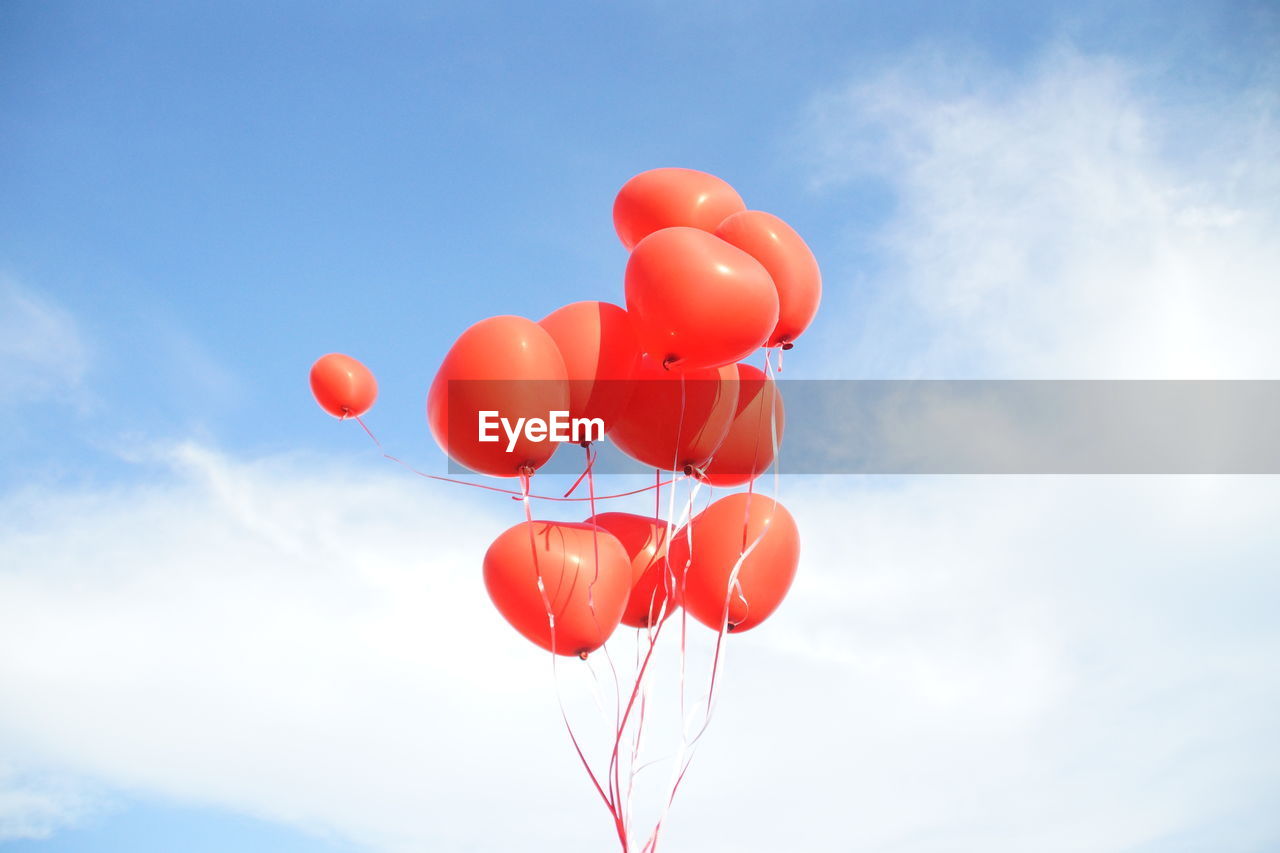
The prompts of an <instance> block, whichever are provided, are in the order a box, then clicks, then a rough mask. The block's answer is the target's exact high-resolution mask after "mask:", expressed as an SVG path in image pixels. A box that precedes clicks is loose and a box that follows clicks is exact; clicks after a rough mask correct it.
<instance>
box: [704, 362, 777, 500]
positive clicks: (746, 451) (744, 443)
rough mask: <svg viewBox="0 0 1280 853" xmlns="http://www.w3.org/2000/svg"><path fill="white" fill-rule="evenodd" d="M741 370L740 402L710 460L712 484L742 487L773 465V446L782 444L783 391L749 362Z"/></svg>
mask: <svg viewBox="0 0 1280 853" xmlns="http://www.w3.org/2000/svg"><path fill="white" fill-rule="evenodd" d="M735 367H736V368H737V370H738V405H737V410H736V413H735V414H734V417H733V422H732V423H730V424H729V432H728V434H726V435H725V437H724V441H722V442H720V446H719V447H718V448H716V452H715V455H714V456H712V457H711V461H710V462H708V463H707V466H706V469H705V473H706V476H707V482H709V483H711V485H713V486H741V485H742V484H743V483H749V482H751V481H752V480H754V479H755V478H756V477H759V476H760V475H761V474H763V473H764V472H765V471H767V470H769V466H770V465H772V464H773V457H774V448H775V447H777V446H779V445H781V444H782V430H783V427H784V426H785V423H786V414H785V412H784V411H783V408H782V392H781V391H779V390H778V385H777V383H776V382H774V381H773V380H772V379H770V378H769V377H768V376H765V374H764V371H762V370H760V369H759V368H757V367H752V366H751V365H749V364H738V365H735Z"/></svg>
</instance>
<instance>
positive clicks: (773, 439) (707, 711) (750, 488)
mask: <svg viewBox="0 0 1280 853" xmlns="http://www.w3.org/2000/svg"><path fill="white" fill-rule="evenodd" d="M781 369H782V352H781V350H779V351H778V372H781ZM774 373H775V371H774V369H773V365H772V361H771V359H770V351H769V350H766V351H765V374H766V378H767V379H769V380H773V379H774V378H775V376H774ZM771 402H772V405H771V406H770V409H771V410H772V411H770V423H769V435H770V443H771V444H772V449H773V458H772V460H771V462H770V467H771V468H772V469H773V470H772V474H773V484H774V487H773V492H774V494H773V499H774V500H775V501H776V500H777V495H778V493H779V491H780V489H779V486H780V476H779V475H780V473H781V472H780V468H779V465H778V421H777V416H776V407H777V403H776V398H775V399H774V400H773V401H771ZM762 410H763V407H762ZM754 494H755V478H754V477H753V478H752V479H751V480H749V481H748V485H747V495H748V497H747V504H748V509H749V506H750V502H751V496H752V495H754ZM749 519H750V515H749V514H747V513H744V518H743V529H742V532H743V547H742V551H741V552H740V555H739V557H738V559H737V560H736V561H735V563H734V566H733V569H732V571H731V572H730V576H729V582H728V584H726V588H725V604H724V609H723V611H722V613H721V620H720V627H719V630H718V631H717V633H716V644H715V652H714V655H713V657H712V663H711V673H710V678H709V682H708V686H707V696H706V705H705V708H704V714H703V720H702V725H701V726H700V727H699V729H698V731H697V732H696V733H695V734H694V736H693V738H692V739H690V740H688V755H687V756H686V755H685V754H684V753H685V751H686V750H685V743H684V740H683V738H682V743H681V749H680V752H679V753H678V755H677V768H678V770H677V772H675V778H674V781H673V782H672V785H671V790H670V793H669V795H668V797H667V800H666V803H665V804H664V807H663V810H662V813H661V815H660V816H659V818H658V821H657V823H656V824H655V826H654V828H653V832H652V833H651V834H650V836H649V837H648V839H647V840H646V842H645V844H644V847H643V848H642V853H653V851H654V850H655V849H656V848H657V844H658V838H659V836H660V834H661V831H662V827H663V824H664V823H665V821H666V819H667V816H668V815H669V813H670V809H671V805H672V803H674V801H675V797H676V793H677V792H678V791H679V789H680V785H681V784H682V783H683V781H684V778H685V775H686V774H687V773H688V771H689V767H690V765H691V763H692V761H693V755H694V751H695V749H696V747H697V745H698V742H699V740H701V738H702V736H703V734H704V733H705V732H706V731H707V729H708V728H709V726H710V724H711V719H712V715H713V711H714V707H715V697H716V686H717V683H718V681H719V675H720V673H721V671H722V670H723V668H724V659H725V651H726V646H725V643H724V639H725V636H726V635H727V633H728V630H729V603H730V601H731V600H732V598H733V593H734V591H735V590H736V591H737V595H738V600H739V601H741V602H742V603H743V604H744V605H748V606H749V603H748V602H747V600H746V598H745V597H744V596H743V593H742V587H741V584H740V583H739V582H738V575H739V573H740V572H741V570H742V566H743V564H744V563H745V562H746V559H747V557H749V556H750V555H751V553H752V552H753V551H754V550H755V549H756V547H757V546H758V545H759V544H760V542H761V541H763V539H764V535H765V533H766V532H767V530H768V525H767V524H766V525H764V526H762V528H761V530H760V532H759V533H758V534H757V535H756V536H755V538H754V539H753V540H752V541H751V542H749V543H748V542H747V541H746V540H747V536H748V530H749ZM689 545H690V548H689V550H690V563H691V562H692V552H693V543H692V540H691V541H690V543H689ZM685 568H686V574H687V569H688V564H686V567H685ZM683 657H684V647H683V637H682V642H681V658H682V663H683ZM683 690H684V687H683V676H682V682H681V692H682V695H683ZM682 707H683V705H682ZM681 715H682V719H683V717H684V713H683V711H682V712H681ZM686 736H687V735H686Z"/></svg>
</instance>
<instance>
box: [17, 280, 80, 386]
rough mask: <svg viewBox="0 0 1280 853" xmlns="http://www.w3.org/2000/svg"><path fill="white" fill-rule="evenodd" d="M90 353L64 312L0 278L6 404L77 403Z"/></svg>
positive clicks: (74, 323)
mask: <svg viewBox="0 0 1280 853" xmlns="http://www.w3.org/2000/svg"><path fill="white" fill-rule="evenodd" d="M89 352H90V350H89V346H88V344H87V343H86V341H85V339H84V336H83V333H82V332H81V331H80V328H79V326H78V324H77V323H76V321H75V319H74V318H73V317H72V316H71V315H70V314H69V313H67V312H66V311H65V310H63V309H62V308H61V307H59V306H58V305H57V304H56V303H54V302H53V301H51V300H49V299H47V298H45V297H43V296H41V295H40V294H38V293H36V292H35V291H33V290H31V289H30V288H26V287H22V286H20V285H19V284H18V282H17V281H16V280H14V279H13V278H11V277H8V276H5V275H0V395H3V396H4V398H5V399H6V400H7V401H8V402H9V404H10V405H14V404H17V403H23V402H31V401H35V400H46V399H57V400H61V401H63V402H77V401H80V400H81V398H80V395H81V394H82V392H83V383H84V379H85V375H86V373H87V372H88V366H89Z"/></svg>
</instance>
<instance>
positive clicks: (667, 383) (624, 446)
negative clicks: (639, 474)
mask: <svg viewBox="0 0 1280 853" xmlns="http://www.w3.org/2000/svg"><path fill="white" fill-rule="evenodd" d="M737 380H738V371H737V368H736V366H734V365H729V366H727V367H717V368H711V369H708V370H687V371H684V372H683V373H675V372H673V371H670V370H663V368H662V366H661V365H660V364H658V363H656V362H655V361H654V360H653V359H652V358H650V357H648V356H645V357H643V358H641V359H640V366H639V369H638V370H637V371H636V378H635V388H634V390H633V391H632V392H631V399H630V400H629V401H628V403H627V407H626V408H625V409H624V410H623V412H622V416H621V417H620V418H619V419H618V422H617V424H616V425H615V426H614V428H613V432H611V433H610V434H609V440H610V441H612V442H613V443H614V444H616V445H617V446H618V448H619V449H621V450H622V452H624V453H626V454H627V455H628V456H630V457H631V458H633V459H637V460H639V461H640V462H643V463H644V464H645V465H649V466H651V467H653V468H662V469H665V470H668V471H683V470H684V469H685V467H686V466H691V467H692V468H698V469H700V468H702V467H703V466H704V465H705V464H706V462H707V460H708V459H710V458H711V455H712V454H713V453H715V451H716V448H718V447H719V446H720V443H721V442H722V441H724V437H725V435H726V434H727V433H728V432H729V423H730V422H731V421H732V420H733V414H734V411H735V406H736V405H737V402H738V381H737ZM682 386H683V387H682Z"/></svg>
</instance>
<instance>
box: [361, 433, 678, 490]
mask: <svg viewBox="0 0 1280 853" xmlns="http://www.w3.org/2000/svg"><path fill="white" fill-rule="evenodd" d="M341 420H353V421H355V422H356V423H358V424H360V426H361V427H362V428H363V429H364V431H365V432H366V433H368V435H369V438H371V439H373V443H374V444H375V445H377V447H378V449H379V450H381V449H382V442H381V441H378V437H377V436H376V435H374V434H373V431H372V430H370V429H369V427H368V426H367V425H366V424H365V422H364V421H363V420H362V419H361V418H360V416H359V415H347V416H345V417H343V418H341ZM382 458H383V459H386V460H388V461H390V462H394V463H396V464H397V465H399V466H400V467H401V468H403V469H405V470H406V471H408V472H409V473H410V474H416V475H417V476H419V477H423V478H425V479H427V480H436V481H438V482H441V483H453V484H454V485H457V486H470V487H471V488H473V489H484V490H485V491H489V492H498V493H499V494H503V495H510V496H511V499H512V500H515V501H518V500H525V499H529V500H535V501H554V502H557V503H582V502H586V501H590V500H592V498H571V497H555V496H554V495H535V494H533V493H532V492H529V493H527V494H526V493H525V492H517V491H513V490H511V489H503V488H500V487H498V486H487V485H485V484H484V483H472V482H469V481H467V480H457V479H454V478H452V477H441V476H439V475H438V474H428V473H426V472H425V471H419V470H418V469H417V468H414V467H413V466H412V465H410V464H409V463H407V462H405V461H403V460H402V459H399V458H398V457H395V456H392V455H391V454H390V453H383V454H382ZM684 479H687V475H685V474H677V475H675V476H673V477H672V478H671V479H670V480H665V481H662V482H659V483H656V484H655V485H652V486H644V487H643V488H639V489H632V490H631V491H629V492H618V493H616V494H612V495H596V496H595V498H594V500H597V501H611V500H616V499H618V498H629V497H631V496H632V495H640V494H644V493H645V492H647V491H649V490H650V489H661V488H662V487H663V486H669V485H671V484H672V483H676V482H679V481H680V480H684Z"/></svg>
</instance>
